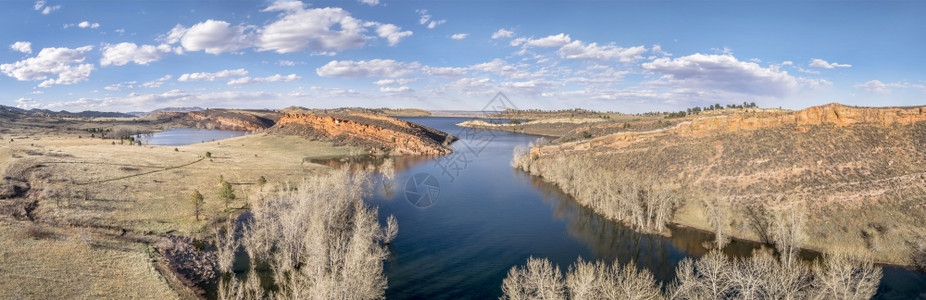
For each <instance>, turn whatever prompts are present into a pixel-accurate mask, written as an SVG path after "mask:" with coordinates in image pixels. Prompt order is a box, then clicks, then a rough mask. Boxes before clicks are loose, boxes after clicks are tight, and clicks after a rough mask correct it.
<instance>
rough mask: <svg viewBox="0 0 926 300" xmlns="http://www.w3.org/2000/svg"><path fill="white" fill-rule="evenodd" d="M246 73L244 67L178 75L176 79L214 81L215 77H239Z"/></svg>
mask: <svg viewBox="0 0 926 300" xmlns="http://www.w3.org/2000/svg"><path fill="white" fill-rule="evenodd" d="M246 75H248V71H246V70H245V69H235V70H222V71H218V72H214V73H209V72H197V73H189V74H183V75H180V78H177V81H215V80H216V79H222V78H228V77H239V76H246Z"/></svg>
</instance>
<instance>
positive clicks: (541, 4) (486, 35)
mask: <svg viewBox="0 0 926 300" xmlns="http://www.w3.org/2000/svg"><path fill="white" fill-rule="evenodd" d="M0 26H2V28H3V30H2V31H0V46H3V49H2V50H0V105H7V106H16V107H20V108H25V109H30V108H41V109H51V110H56V111H57V110H68V111H83V110H98V111H122V112H129V111H150V110H153V109H157V108H163V107H190V106H198V107H205V108H268V109H279V108H284V107H287V106H291V105H298V106H303V107H311V108H334V107H348V106H351V107H353V106H362V107H373V108H379V107H389V108H423V109H429V110H480V109H482V108H483V107H484V106H485V105H486V104H487V103H489V102H490V101H491V100H492V98H493V97H494V96H495V95H497V94H498V93H499V92H502V93H504V94H505V95H506V96H507V98H508V99H509V100H510V101H511V104H513V105H514V106H516V107H518V108H521V109H571V108H584V109H593V110H600V111H617V112H625V113H641V112H649V111H678V110H684V109H685V108H688V107H693V106H707V105H711V104H715V103H718V104H723V105H726V104H738V103H743V102H755V103H757V104H758V105H759V106H760V107H783V108H789V109H800V108H804V107H808V106H813V105H822V104H827V103H832V102H839V103H843V104H847V105H859V106H912V105H924V104H926V97H924V96H926V71H924V70H926V58H924V53H926V1H694V0H688V1H462V0H447V1H405V0H401V1H400V0H342V1H303V2H300V1H114V0H107V1H61V0H40V1H34V2H33V1H0Z"/></svg>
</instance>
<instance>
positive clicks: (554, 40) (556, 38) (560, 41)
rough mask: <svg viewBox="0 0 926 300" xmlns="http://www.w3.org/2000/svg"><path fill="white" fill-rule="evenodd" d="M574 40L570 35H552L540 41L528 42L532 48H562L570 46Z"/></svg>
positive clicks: (532, 40)
mask: <svg viewBox="0 0 926 300" xmlns="http://www.w3.org/2000/svg"><path fill="white" fill-rule="evenodd" d="M570 41H572V39H571V38H570V37H569V35H568V34H565V33H560V34H557V35H551V36H547V37H542V38H539V39H536V40H535V39H530V40H528V41H527V45H528V46H531V47H561V46H563V45H566V44H568V43H569V42H570Z"/></svg>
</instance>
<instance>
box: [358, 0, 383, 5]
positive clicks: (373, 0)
mask: <svg viewBox="0 0 926 300" xmlns="http://www.w3.org/2000/svg"><path fill="white" fill-rule="evenodd" d="M357 1H360V3H363V4H366V5H369V6H377V5H379V0H357Z"/></svg>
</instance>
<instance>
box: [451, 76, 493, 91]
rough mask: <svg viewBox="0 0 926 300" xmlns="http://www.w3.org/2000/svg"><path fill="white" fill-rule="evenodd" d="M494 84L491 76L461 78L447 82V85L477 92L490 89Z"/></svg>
mask: <svg viewBox="0 0 926 300" xmlns="http://www.w3.org/2000/svg"><path fill="white" fill-rule="evenodd" d="M491 86H492V80H490V79H489V78H470V77H467V78H461V79H459V80H457V81H454V82H451V83H449V84H447V87H449V88H452V89H457V90H461V91H466V92H475V91H480V90H485V89H488V88H489V87H491Z"/></svg>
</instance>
